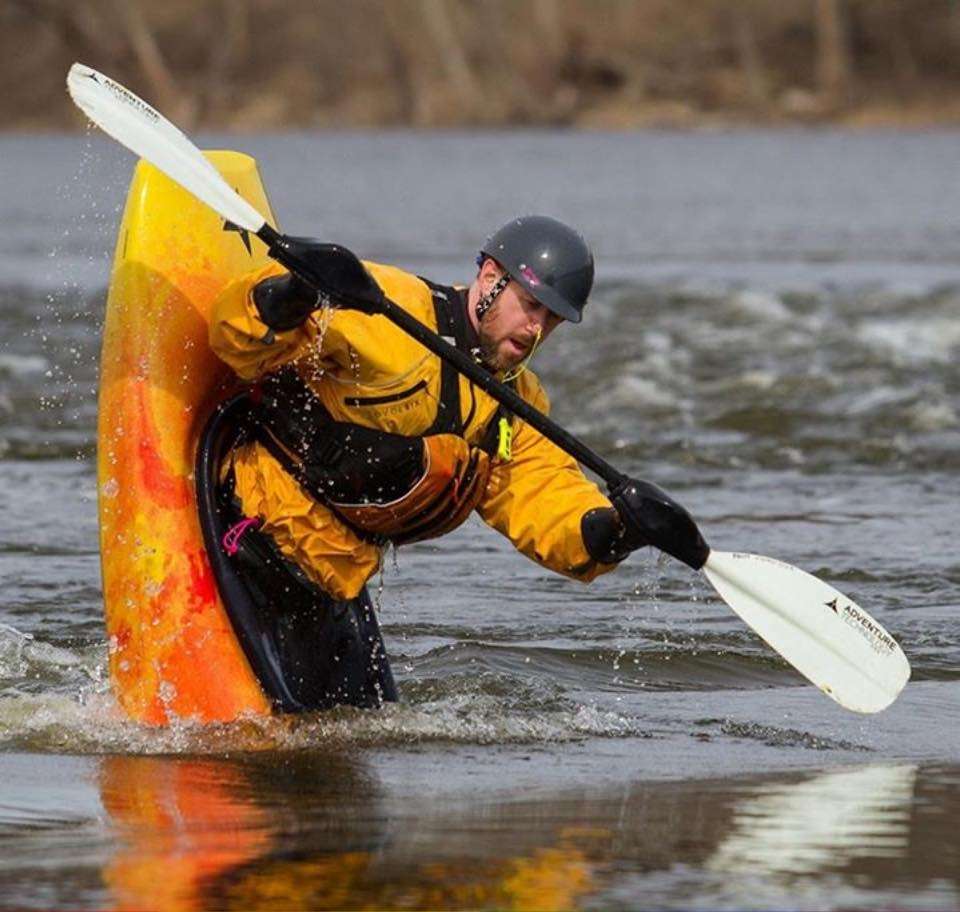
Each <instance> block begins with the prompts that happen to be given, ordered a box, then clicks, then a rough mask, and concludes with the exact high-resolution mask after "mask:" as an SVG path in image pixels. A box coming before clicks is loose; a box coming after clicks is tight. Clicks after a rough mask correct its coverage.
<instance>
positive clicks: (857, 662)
mask: <svg viewBox="0 0 960 912" xmlns="http://www.w3.org/2000/svg"><path fill="white" fill-rule="evenodd" d="M703 572H704V574H706V577H707V579H708V580H709V581H710V583H711V584H712V585H713V588H714V589H716V590H717V592H718V593H719V594H720V597H721V598H722V599H723V600H724V601H725V602H726V603H727V604H728V605H729V606H730V607H731V608H732V609H733V610H734V611H735V612H736V613H737V614H738V615H740V617H741V618H742V619H743V620H744V621H745V622H746V623H747V624H749V625H750V626H751V627H752V628H753V629H754V630H755V631H756V632H757V633H758V634H759V635H760V636H761V637H763V639H764V640H766V642H767V643H768V644H769V645H770V646H771V647H772V648H773V649H775V650H776V651H777V652H779V653H780V655H782V656H783V657H784V658H785V659H786V660H787V661H788V662H789V663H790V664H791V665H793V667H794V668H796V669H797V671H799V672H800V673H801V674H802V675H804V676H805V677H807V678H808V679H809V680H810V681H811V682H812V683H814V684H815V685H816V686H817V687H819V688H820V689H821V690H822V691H823V692H824V693H825V694H827V695H828V696H830V697H832V698H833V699H834V700H836V701H837V702H838V703H839V704H840V705H841V706H844V707H846V708H847V709H852V710H854V711H856V712H862V713H874V712H879V711H880V710H881V709H886V708H887V707H888V706H889V705H890V704H891V703H892V702H893V701H894V700H895V699H896V697H897V694H899V693H900V691H901V690H902V689H903V686H904V685H905V684H906V683H907V680H908V679H909V677H910V664H909V663H908V662H907V657H906V656H905V655H904V654H903V650H902V649H901V648H900V646H899V645H898V644H897V642H896V641H895V640H894V639H893V637H891V636H890V634H889V633H887V631H886V630H884V629H883V627H881V626H880V625H879V624H878V623H877V622H876V621H875V620H874V619H873V618H872V617H870V615H869V614H867V613H866V611H864V610H863V609H862V608H860V607H859V606H858V605H856V604H855V603H854V602H852V601H850V599H848V598H847V597H846V596H845V595H843V594H842V593H840V592H838V591H837V590H836V589H834V588H833V587H832V586H828V585H827V584H826V583H824V582H822V581H821V580H818V579H817V578H816V577H815V576H811V575H810V574H809V573H805V572H804V571H803V570H799V569H797V568H796V567H791V566H790V565H789V564H784V563H782V562H781V561H778V560H773V559H772V558H769V557H761V556H760V555H758V554H740V553H732V552H729V551H711V552H710V558H709V559H708V560H707V563H706V565H705V566H704V568H703Z"/></svg>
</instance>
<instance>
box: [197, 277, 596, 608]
mask: <svg viewBox="0 0 960 912" xmlns="http://www.w3.org/2000/svg"><path fill="white" fill-rule="evenodd" d="M364 265H365V266H366V268H367V269H368V270H369V272H370V274H371V275H372V276H373V278H374V279H375V280H376V282H377V283H378V284H379V285H380V287H381V288H382V289H383V291H384V293H385V294H386V295H387V297H389V298H390V299H391V300H393V301H394V302H395V303H397V304H398V305H399V306H400V307H402V308H404V310H406V311H407V312H408V313H410V314H411V315H412V316H414V317H416V318H417V319H418V320H420V321H421V322H422V323H424V324H425V325H427V326H428V327H430V328H431V329H434V330H436V328H437V325H436V316H435V312H434V306H433V297H432V292H431V289H430V287H429V286H428V285H427V284H426V283H424V282H423V281H422V280H421V279H419V278H417V277H416V276H414V275H411V274H409V273H406V272H403V271H402V270H400V269H397V268H394V267H390V266H381V265H377V264H374V263H365V264H364ZM282 272H283V268H282V267H281V266H279V265H277V264H272V263H271V264H269V265H268V266H266V267H264V268H263V269H261V270H259V271H257V272H254V273H252V274H249V275H246V276H244V277H242V278H240V279H238V280H236V281H234V282H233V283H231V284H230V285H229V286H228V287H227V288H226V289H225V290H224V291H223V293H222V294H221V296H220V298H219V299H218V301H217V303H216V305H215V307H214V311H213V317H212V320H211V325H210V342H211V345H212V347H213V349H214V351H215V352H216V353H217V354H218V355H219V356H220V357H221V358H222V359H223V360H224V361H225V362H226V363H227V364H229V365H230V366H231V367H232V368H233V370H234V371H235V372H236V373H237V375H238V376H239V377H240V378H241V379H243V380H247V381H254V380H256V379H257V378H259V377H261V376H262V375H264V374H266V373H268V372H270V371H272V370H274V369H275V368H278V367H280V366H281V365H288V364H292V365H293V366H295V368H296V370H297V373H298V374H299V376H300V378H301V379H302V380H303V382H304V383H306V384H307V386H308V387H309V388H310V390H311V391H312V392H313V393H314V394H315V395H316V396H317V397H318V398H319V399H320V401H321V402H322V403H323V405H324V406H325V407H326V409H327V411H328V412H329V413H330V415H331V416H332V417H333V418H334V419H335V420H337V421H347V422H351V423H353V424H359V425H364V426H366V427H371V428H378V429H380V430H384V431H390V432H392V433H396V434H403V435H406V436H418V435H422V434H424V432H425V431H426V430H427V429H428V428H429V427H430V426H431V425H432V424H433V422H434V419H435V417H436V415H437V403H438V400H439V392H440V374H441V362H440V359H439V358H438V357H437V356H436V355H433V354H432V353H430V352H428V351H427V350H426V349H425V348H424V347H423V346H422V345H420V343H419V342H417V341H415V340H414V339H412V338H410V336H408V335H407V334H406V333H404V332H403V331H402V330H400V329H398V328H397V327H395V326H394V325H393V324H392V323H391V322H389V321H388V320H387V319H386V317H382V316H368V315H365V314H362V313H360V312H358V311H354V310H331V309H329V308H324V309H322V310H319V311H316V312H314V313H313V314H312V315H311V316H310V317H308V318H307V320H306V322H305V323H303V324H302V326H300V327H298V328H296V329H292V330H288V331H284V332H274V331H273V330H271V329H270V328H269V327H268V326H267V325H266V324H264V323H263V322H262V321H261V320H260V318H259V314H258V312H257V309H256V306H255V305H254V302H253V294H252V292H253V288H254V287H255V286H256V284H257V283H258V282H260V281H261V280H263V279H265V278H267V277H268V276H272V275H277V274H280V273H282ZM455 303H456V302H455ZM459 382H460V404H461V420H462V422H463V423H464V438H465V439H466V440H467V442H468V443H469V444H471V445H476V444H478V443H479V440H480V437H481V435H482V434H483V432H484V430H485V429H486V427H487V424H488V422H489V421H490V420H491V418H492V417H493V415H494V413H495V412H496V410H497V403H496V401H495V400H494V399H492V398H491V397H490V396H489V395H487V394H486V393H485V392H483V391H482V390H480V389H478V388H476V387H475V386H474V385H473V384H472V383H470V382H469V381H468V380H467V379H466V378H465V377H462V376H461V377H460V379H459ZM516 388H517V392H518V393H519V395H520V396H522V397H523V398H524V399H525V400H526V401H527V402H529V403H531V404H532V405H534V406H535V407H537V408H538V409H540V410H541V411H543V412H547V411H548V410H549V403H548V401H547V397H546V394H545V393H544V391H543V388H542V387H541V386H540V383H539V381H538V380H537V378H536V377H535V376H534V374H532V373H531V372H530V371H525V372H523V373H522V374H521V375H520V376H519V378H518V380H517V386H516ZM384 399H386V400H388V401H386V402H384V401H383V400H384ZM233 468H234V471H235V484H236V494H237V496H238V498H239V499H240V502H241V505H242V507H243V510H244V512H245V513H246V514H247V515H250V516H260V517H261V518H262V519H263V520H264V525H263V527H262V531H264V532H266V533H268V534H269V535H271V536H272V537H273V539H274V541H275V542H276V543H277V545H278V547H279V548H280V550H281V551H282V552H283V553H284V554H285V555H286V556H287V557H288V558H290V559H292V560H293V561H295V562H296V563H297V564H298V565H299V566H300V567H301V568H302V569H303V570H304V571H305V572H306V573H307V574H308V575H309V576H310V577H311V578H312V579H313V580H314V581H315V582H317V583H318V584H319V585H320V586H321V587H322V588H323V589H324V590H325V591H326V592H328V593H330V594H331V595H333V596H334V597H336V598H338V599H350V598H353V597H354V596H356V595H357V594H358V593H359V592H360V590H361V589H362V588H363V585H364V584H365V583H366V582H367V580H368V579H369V578H370V577H371V576H372V575H373V574H374V573H375V572H376V570H377V569H378V567H379V564H380V558H381V552H380V548H379V547H378V546H377V545H375V544H373V543H371V542H370V541H367V540H365V539H363V538H361V537H359V536H358V535H357V533H356V532H354V531H353V530H352V529H351V528H350V527H349V526H347V525H346V524H345V523H344V522H342V521H341V520H340V519H339V518H338V516H337V515H336V514H335V513H334V512H333V510H331V509H330V508H329V507H328V506H326V505H325V504H323V503H321V502H318V501H317V500H316V499H314V498H313V497H311V496H310V495H309V494H307V493H306V492H305V491H304V490H303V489H302V488H301V486H300V485H299V483H298V482H297V481H296V480H294V478H293V477H291V476H290V475H289V474H288V473H287V472H286V471H285V470H284V469H283V468H282V467H281V465H280V463H279V462H278V461H277V460H276V459H275V458H274V457H273V456H272V455H271V454H270V453H269V452H268V451H267V450H266V448H265V447H264V446H263V445H261V444H260V443H258V442H253V443H248V444H245V445H243V446H242V447H240V448H239V449H238V450H237V451H236V452H235V453H234V455H233ZM609 506H610V501H609V500H608V499H607V498H606V497H604V496H603V494H601V492H600V491H599V489H598V488H597V486H596V485H595V484H593V483H592V482H590V481H588V480H587V479H586V478H585V477H584V475H583V473H582V472H581V471H580V468H579V466H578V465H577V463H576V462H575V461H574V460H573V459H572V458H571V457H570V456H568V455H567V454H566V453H564V452H563V451H562V450H561V449H560V448H559V447H557V446H556V445H555V444H553V443H551V442H550V441H549V440H547V439H546V438H545V437H543V435H541V434H540V433H539V432H538V431H536V430H534V429H533V428H532V427H530V426H529V425H527V424H526V423H524V422H521V421H519V420H518V419H514V435H513V447H512V457H511V459H510V460H509V461H502V460H498V459H496V458H494V461H493V470H492V472H491V475H490V480H489V482H488V484H487V486H486V490H485V492H484V494H483V496H482V497H481V499H480V503H479V505H478V507H477V511H478V512H479V513H480V515H481V517H482V518H483V520H484V521H485V522H486V523H488V524H489V525H490V526H492V527H493V528H494V529H496V530H497V531H498V532H500V533H502V534H503V535H506V536H507V538H509V539H510V540H511V541H512V542H513V543H514V545H515V546H516V547H517V548H518V549H519V550H520V551H521V552H522V553H523V554H525V555H527V557H529V558H532V559H533V560H535V561H537V562H538V563H540V564H542V565H543V566H545V567H549V568H550V569H551V570H555V571H557V572H559V573H563V574H565V575H567V576H570V577H573V578H575V579H579V580H583V581H585V582H586V581H589V580H591V579H593V578H595V577H596V576H598V575H600V574H601V573H604V572H606V571H608V570H610V569H612V568H613V566H614V565H612V564H601V563H598V562H597V561H594V560H593V559H592V558H591V557H590V556H589V554H588V553H587V551H586V549H585V547H584V544H583V539H582V538H581V534H580V521H581V518H582V516H583V514H584V513H586V512H587V511H589V510H592V509H594V508H596V507H609Z"/></svg>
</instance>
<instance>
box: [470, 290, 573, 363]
mask: <svg viewBox="0 0 960 912" xmlns="http://www.w3.org/2000/svg"><path fill="white" fill-rule="evenodd" d="M497 277H498V276H497ZM491 284H492V283H491ZM562 322H563V319H562V317H558V316H557V315H556V314H555V313H553V312H552V311H550V310H548V309H547V308H546V307H544V306H543V304H541V303H540V302H539V301H537V300H536V299H535V298H534V297H533V296H532V295H530V294H529V293H528V292H527V290H526V289H525V288H523V286H521V285H518V284H517V283H516V282H514V281H513V280H511V281H510V284H508V285H507V287H506V288H504V289H503V291H502V292H501V293H500V295H499V296H498V297H497V300H496V301H494V303H493V307H491V308H490V310H488V311H487V313H486V314H485V316H484V318H483V320H481V322H480V328H479V336H480V352H481V355H482V356H483V360H484V361H485V362H486V363H487V364H488V365H489V366H490V367H492V368H493V369H494V370H496V371H504V370H511V369H512V368H514V367H516V366H517V365H518V364H519V363H520V362H521V361H523V359H524V358H526V357H527V356H528V355H529V354H530V351H531V349H532V348H533V346H534V344H535V343H536V342H537V337H538V335H539V339H540V342H543V340H544V339H546V338H547V336H549V335H550V333H552V332H553V330H554V329H555V328H556V327H557V325H558V324H560V323H562Z"/></svg>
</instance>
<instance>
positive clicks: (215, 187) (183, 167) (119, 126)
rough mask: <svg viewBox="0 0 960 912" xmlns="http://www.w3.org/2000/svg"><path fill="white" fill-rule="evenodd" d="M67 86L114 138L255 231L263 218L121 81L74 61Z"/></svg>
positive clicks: (229, 219) (210, 203)
mask: <svg viewBox="0 0 960 912" xmlns="http://www.w3.org/2000/svg"><path fill="white" fill-rule="evenodd" d="M67 90H68V91H69V92H70V97H71V98H72V99H73V101H74V103H75V104H76V105H77V107H78V108H80V110H82V111H83V113H84V114H86V115H87V117H89V118H90V120H92V121H93V122H94V123H95V124H96V125H97V126H98V127H100V129H101V130H103V131H104V133H107V134H108V135H109V136H112V137H113V138H114V139H115V140H116V141H117V142H119V143H120V144H121V145H124V146H126V147H127V148H128V149H130V150H131V151H132V152H135V153H136V154H137V155H139V156H140V157H141V158H144V159H146V160H147V161H148V162H150V164H152V165H154V166H155V167H157V168H159V169H160V170H161V171H162V172H163V173H164V174H166V175H167V177H169V178H171V179H172V180H174V181H176V182H177V183H178V184H180V186H181V187H183V188H184V189H185V190H188V191H190V193H192V194H193V195H194V196H195V197H197V199H199V200H201V201H202V202H204V203H206V204H207V205H208V206H210V208H211V209H213V210H214V211H216V212H219V213H220V215H222V216H223V217H224V218H225V219H227V220H228V221H230V222H233V224H235V225H236V226H237V227H239V228H245V229H246V230H247V231H253V232H257V231H259V230H260V229H261V228H262V227H263V224H264V221H265V219H264V217H263V216H262V215H261V214H260V213H259V212H257V210H256V209H254V208H253V206H251V205H250V204H249V203H248V202H247V201H246V200H245V199H243V198H242V197H241V196H240V195H239V194H238V193H237V192H236V191H235V190H234V189H233V188H232V187H231V186H230V185H229V184H228V183H227V182H226V181H225V180H224V179H223V178H222V177H221V176H220V174H219V172H218V171H217V169H216V168H214V167H213V165H211V164H210V162H209V161H207V159H206V158H204V156H203V153H202V152H201V151H200V150H199V149H198V148H197V147H196V146H195V145H194V144H193V143H192V142H191V141H190V140H189V139H188V138H187V137H186V136H185V135H184V134H183V133H181V132H180V130H178V129H177V128H176V127H175V126H174V125H173V124H172V123H170V121H169V120H167V119H166V118H165V117H164V116H163V115H162V114H160V113H159V112H158V111H156V110H154V109H153V108H151V107H150V105H148V104H147V103H146V102H145V101H143V100H142V99H140V98H138V97H137V96H136V95H134V94H133V92H131V91H129V89H125V88H124V87H123V86H122V85H120V83H118V82H114V81H113V80H112V79H110V78H108V77H107V76H104V75H103V74H102V73H98V72H97V71H96V70H92V69H91V68H90V67H88V66H84V65H83V64H82V63H75V64H74V65H73V66H72V67H70V72H69V73H68V74H67Z"/></svg>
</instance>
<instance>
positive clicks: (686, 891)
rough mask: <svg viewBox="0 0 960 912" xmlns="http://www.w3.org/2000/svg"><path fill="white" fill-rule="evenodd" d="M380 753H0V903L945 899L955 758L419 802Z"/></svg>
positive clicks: (413, 904)
mask: <svg viewBox="0 0 960 912" xmlns="http://www.w3.org/2000/svg"><path fill="white" fill-rule="evenodd" d="M381 759H382V758H379V757H377V756H376V755H370V754H366V753H363V752H355V753H353V752H344V753H339V754H320V753H317V752H313V751H311V752H307V751H304V752H299V753H296V752H286V753H261V754H238V755H236V756H235V757H232V758H231V757H204V758H190V757H182V756H181V757H158V756H154V757H143V756H132V755H123V756H108V757H100V758H93V757H90V758H56V757H53V756H50V755H47V756H45V757H41V758H37V757H36V756H27V755H7V757H6V758H5V759H4V760H3V766H4V770H3V772H4V773H5V775H3V776H0V781H3V782H4V783H5V784H4V785H2V786H0V850H2V851H0V906H2V907H9V906H10V905H16V906H17V907H34V908H41V907H51V906H63V905H69V906H71V907H73V908H116V909H130V908H150V909H157V910H167V912H173V910H177V912H179V910H199V909H207V908H217V909H290V908H310V909H361V908H383V909H393V908H432V909H489V908H496V909H576V908H597V907H603V908H613V909H618V908H623V909H628V908H636V907H638V906H642V907H654V908H721V907H723V908H731V907H732V908H785V907H791V908H845V907H855V908H865V907H872V908H877V907H894V906H895V907H898V908H901V907H902V908H924V909H927V908H956V905H957V900H958V897H960V892H958V876H960V875H958V871H960V857H958V851H960V845H958V839H957V835H956V828H955V823H954V821H955V820H956V815H957V813H958V811H960V790H958V789H957V785H958V784H960V769H957V768H936V767H916V766H913V765H882V766H869V767H862V768H855V769H845V770H839V771H838V770H833V771H830V772H824V773H816V774H806V775H802V776H799V775H798V774H796V773H794V774H781V775H780V776H777V777H763V778H753V779H732V780H731V779H726V780H703V781H691V780H686V781H680V782H668V783H650V782H635V783H626V784H623V785H621V786H611V785H608V786H606V787H603V788H599V787H598V788H596V789H592V788H580V789H572V790H571V789H560V790H553V791H547V792H544V793H540V794H536V795H523V796H521V795H519V794H518V793H516V792H513V793H512V794H513V796H514V797H503V796H502V795H501V796H499V797H492V798H490V799H484V798H483V794H482V793H476V792H474V793H465V794H451V793H443V794H441V793H438V794H434V795H431V793H430V790H429V781H430V780H429V777H430V775H431V768H430V767H424V765H423V763H424V761H423V760H422V759H421V755H419V754H418V753H417V752H415V751H414V752H411V753H402V754H401V755H400V757H399V759H398V758H397V757H395V758H394V761H395V762H397V763H400V764H401V765H402V766H403V768H404V769H403V772H404V773H405V774H406V776H407V777H409V780H410V783H411V784H414V785H415V786H416V787H415V788H412V789H410V788H406V787H404V788H401V789H398V788H397V787H394V786H391V787H388V786H387V785H385V784H384V781H383V780H382V777H381V776H380V774H379V772H378V764H379V763H380V762H381ZM38 760H39V762H38ZM434 772H435V770H434ZM37 795H45V796H46V798H45V805H44V806H43V807H42V808H35V809H34V810H32V811H31V810H30V807H31V803H32V800H33V799H32V797H31V796H37ZM81 809H82V812H81ZM25 837H27V841H28V842H29V849H30V850H29V852H27V851H26V850H25V848H26V847H25V846H24V851H16V850H15V847H16V846H17V845H21V846H23V843H24V839H25ZM11 848H14V850H12V851H11V850H10V849H11Z"/></svg>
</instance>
